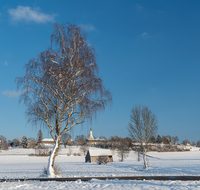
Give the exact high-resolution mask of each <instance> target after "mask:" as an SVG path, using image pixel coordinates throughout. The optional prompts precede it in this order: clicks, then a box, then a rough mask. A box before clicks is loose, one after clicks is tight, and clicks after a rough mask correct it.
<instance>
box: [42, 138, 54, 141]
mask: <svg viewBox="0 0 200 190" xmlns="http://www.w3.org/2000/svg"><path fill="white" fill-rule="evenodd" d="M42 141H43V142H44V141H52V142H54V140H53V139H51V138H49V139H48V138H46V139H42Z"/></svg>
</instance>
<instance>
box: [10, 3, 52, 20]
mask: <svg viewBox="0 0 200 190" xmlns="http://www.w3.org/2000/svg"><path fill="white" fill-rule="evenodd" d="M8 13H9V14H10V16H11V19H12V20H13V21H33V22H36V23H45V22H52V21H54V17H55V15H50V14H46V13H42V12H41V11H40V8H38V7H37V8H31V7H28V6H27V7H23V6H18V7H17V8H16V9H9V10H8Z"/></svg>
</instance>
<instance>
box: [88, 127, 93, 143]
mask: <svg viewBox="0 0 200 190" xmlns="http://www.w3.org/2000/svg"><path fill="white" fill-rule="evenodd" d="M88 139H90V140H92V139H94V137H93V136H92V129H91V128H90V135H89V137H88Z"/></svg>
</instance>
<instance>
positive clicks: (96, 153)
mask: <svg viewBox="0 0 200 190" xmlns="http://www.w3.org/2000/svg"><path fill="white" fill-rule="evenodd" d="M89 152H90V156H104V155H112V152H111V150H107V149H101V150H89Z"/></svg>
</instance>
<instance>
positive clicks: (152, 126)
mask: <svg viewBox="0 0 200 190" xmlns="http://www.w3.org/2000/svg"><path fill="white" fill-rule="evenodd" d="M127 129H128V131H129V135H130V136H131V138H133V139H135V140H137V141H138V142H139V143H140V147H141V151H142V152H143V160H144V168H145V169H148V168H149V166H148V163H147V151H148V149H149V143H150V142H151V141H150V139H151V137H152V136H155V135H156V133H157V130H158V125H157V119H156V116H155V114H154V113H153V112H152V111H151V110H149V108H148V107H146V106H141V105H139V106H134V107H133V108H132V110H131V115H130V123H129V126H128V128H127Z"/></svg>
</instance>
